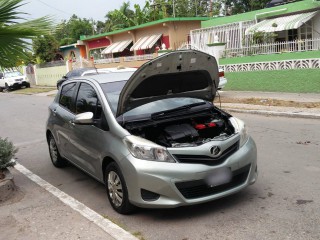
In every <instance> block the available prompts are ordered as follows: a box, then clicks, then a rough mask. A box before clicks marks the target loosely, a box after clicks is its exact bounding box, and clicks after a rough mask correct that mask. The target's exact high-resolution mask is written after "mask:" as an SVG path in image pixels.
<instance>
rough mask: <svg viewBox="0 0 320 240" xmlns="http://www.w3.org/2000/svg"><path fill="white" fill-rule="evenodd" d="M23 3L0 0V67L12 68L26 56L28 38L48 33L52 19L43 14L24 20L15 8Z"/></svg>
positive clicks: (20, 1)
mask: <svg viewBox="0 0 320 240" xmlns="http://www.w3.org/2000/svg"><path fill="white" fill-rule="evenodd" d="M24 4H25V3H24V2H23V0H0V68H12V67H15V66H16V63H17V62H18V61H19V60H21V59H25V58H26V57H27V54H26V53H25V51H26V50H27V51H30V46H31V43H30V41H28V39H32V38H33V37H36V36H41V35H44V34H48V33H49V32H51V30H52V26H53V21H52V20H51V19H50V18H49V17H47V16H45V17H41V18H38V19H34V20H30V21H25V19H24V18H23V17H21V14H26V13H21V12H18V11H17V8H19V7H21V6H22V5H24Z"/></svg>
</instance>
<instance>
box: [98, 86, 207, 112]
mask: <svg viewBox="0 0 320 240" xmlns="http://www.w3.org/2000/svg"><path fill="white" fill-rule="evenodd" d="M126 82H127V80H124V81H118V82H110V83H102V84H101V87H102V90H103V92H104V94H105V96H106V98H107V100H108V102H109V105H110V107H111V110H112V112H113V114H114V115H115V114H116V112H117V108H118V102H119V95H120V92H121V90H122V89H123V87H124V85H125V84H126ZM201 102H204V101H203V100H202V99H196V98H186V97H183V98H169V99H162V100H158V101H154V102H150V103H146V104H144V105H142V106H139V107H137V108H134V109H132V110H130V111H128V112H126V113H124V116H135V115H141V114H150V115H151V114H152V113H155V112H161V111H167V110H170V109H174V108H178V107H182V106H185V105H190V104H194V103H201Z"/></svg>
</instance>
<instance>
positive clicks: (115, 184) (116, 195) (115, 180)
mask: <svg viewBox="0 0 320 240" xmlns="http://www.w3.org/2000/svg"><path fill="white" fill-rule="evenodd" d="M108 190H109V197H110V199H111V201H112V203H113V204H114V205H115V206H116V207H119V206H121V204H122V201H123V191H122V184H121V180H120V177H119V176H118V174H117V173H116V172H114V171H110V172H109V174H108Z"/></svg>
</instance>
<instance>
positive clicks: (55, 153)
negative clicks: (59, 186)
mask: <svg viewBox="0 0 320 240" xmlns="http://www.w3.org/2000/svg"><path fill="white" fill-rule="evenodd" d="M48 145H49V153H50V158H51V162H52V164H53V165H54V166H55V167H57V168H63V167H65V166H66V165H67V160H66V159H64V158H63V157H61V155H60V153H59V150H58V146H57V144H56V141H55V140H54V138H53V136H52V135H50V136H49V138H48Z"/></svg>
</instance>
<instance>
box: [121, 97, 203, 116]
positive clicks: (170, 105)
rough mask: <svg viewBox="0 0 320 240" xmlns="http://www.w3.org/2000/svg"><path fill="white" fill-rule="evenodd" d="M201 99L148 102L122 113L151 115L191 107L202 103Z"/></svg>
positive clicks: (125, 114) (169, 99) (126, 114)
mask: <svg viewBox="0 0 320 240" xmlns="http://www.w3.org/2000/svg"><path fill="white" fill-rule="evenodd" d="M203 102H205V101H203V100H202V99H196V98H186V97H181V98H168V99H162V100H158V101H154V102H150V103H147V104H144V105H141V106H139V107H137V108H134V109H132V110H130V111H128V112H126V113H124V114H123V115H124V116H136V115H142V114H150V115H151V114H153V113H156V112H162V111H167V110H171V109H175V108H179V107H182V106H186V105H191V104H195V103H203Z"/></svg>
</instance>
